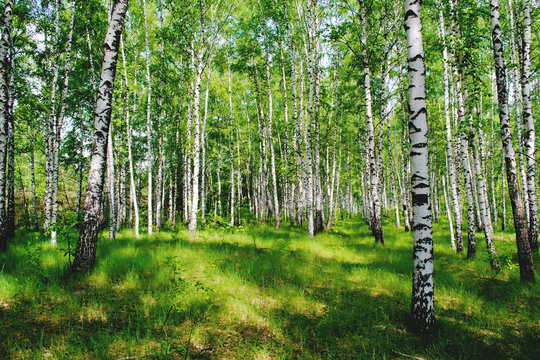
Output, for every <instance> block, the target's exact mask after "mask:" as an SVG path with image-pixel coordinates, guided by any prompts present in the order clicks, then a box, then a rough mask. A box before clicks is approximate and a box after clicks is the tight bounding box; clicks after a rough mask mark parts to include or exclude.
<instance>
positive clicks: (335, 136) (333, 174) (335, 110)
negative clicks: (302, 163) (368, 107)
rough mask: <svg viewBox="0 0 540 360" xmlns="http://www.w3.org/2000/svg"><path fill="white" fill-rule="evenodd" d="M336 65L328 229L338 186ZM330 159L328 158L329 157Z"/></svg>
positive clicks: (335, 65)
mask: <svg viewBox="0 0 540 360" xmlns="http://www.w3.org/2000/svg"><path fill="white" fill-rule="evenodd" d="M335 61H336V63H334V97H333V99H332V101H333V103H332V111H333V117H334V145H333V148H332V180H331V182H332V183H331V185H330V194H329V198H330V199H329V203H328V222H327V223H326V228H327V229H330V227H331V226H332V208H333V205H334V187H335V184H336V142H337V118H338V114H337V110H338V97H337V96H338V65H337V59H336V60H335ZM327 158H328V156H327Z"/></svg>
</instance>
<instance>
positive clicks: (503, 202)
mask: <svg viewBox="0 0 540 360" xmlns="http://www.w3.org/2000/svg"><path fill="white" fill-rule="evenodd" d="M501 160H502V161H501V173H502V176H501V198H502V231H504V230H506V185H505V182H504V180H505V177H504V174H505V173H506V171H505V168H506V165H505V160H506V159H505V157H504V153H503V156H502V157H501Z"/></svg>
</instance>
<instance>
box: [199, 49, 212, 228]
mask: <svg viewBox="0 0 540 360" xmlns="http://www.w3.org/2000/svg"><path fill="white" fill-rule="evenodd" d="M210 61H211V60H210V57H209V58H208V65H207V68H208V70H207V78H206V91H205V94H204V118H203V126H202V136H201V152H202V154H201V222H202V226H204V225H205V224H206V220H205V218H206V120H207V119H208V94H209V91H210V74H211V72H210Z"/></svg>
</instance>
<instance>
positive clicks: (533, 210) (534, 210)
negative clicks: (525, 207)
mask: <svg viewBox="0 0 540 360" xmlns="http://www.w3.org/2000/svg"><path fill="white" fill-rule="evenodd" d="M531 38H532V35H531V6H530V2H529V0H523V45H522V47H521V49H522V53H523V55H522V59H521V63H522V67H521V97H522V101H523V125H524V127H525V152H524V153H525V159H526V163H527V192H528V194H529V243H530V246H531V251H535V252H537V251H538V203H537V200H536V178H535V174H536V160H535V139H536V134H535V132H536V130H535V129H534V119H533V112H532V101H531V82H530V78H531Z"/></svg>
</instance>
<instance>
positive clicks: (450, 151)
mask: <svg viewBox="0 0 540 360" xmlns="http://www.w3.org/2000/svg"><path fill="white" fill-rule="evenodd" d="M439 19H440V31H441V37H442V39H443V45H444V48H443V71H444V73H443V81H444V113H445V125H446V156H447V159H448V161H447V164H448V165H447V169H448V180H449V183H448V185H449V192H450V198H451V199H452V209H453V211H454V220H455V221H454V223H455V234H456V243H457V244H458V247H460V248H461V251H463V236H462V234H461V224H462V215H461V207H460V204H459V203H460V198H459V196H458V191H457V184H456V168H455V166H454V147H453V139H452V124H451V121H450V84H449V82H450V81H449V77H450V74H449V69H448V49H447V47H446V31H445V26H444V16H443V12H442V10H440V12H439ZM449 218H450V216H449ZM452 249H456V244H455V243H454V242H452Z"/></svg>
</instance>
